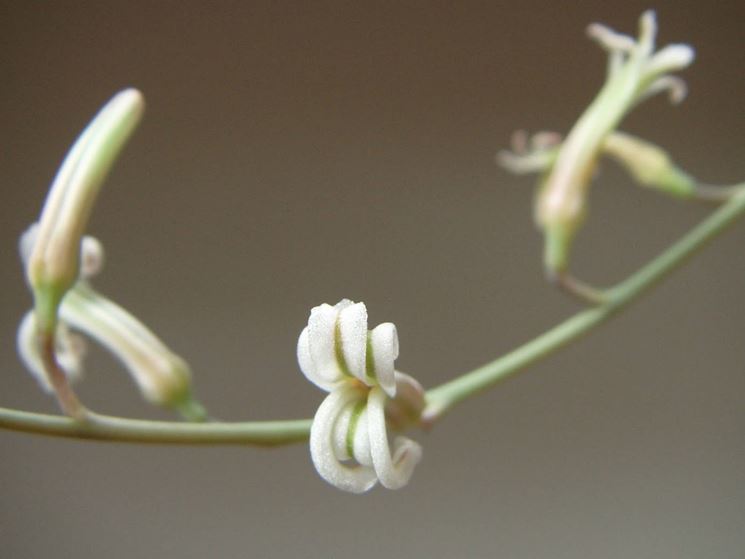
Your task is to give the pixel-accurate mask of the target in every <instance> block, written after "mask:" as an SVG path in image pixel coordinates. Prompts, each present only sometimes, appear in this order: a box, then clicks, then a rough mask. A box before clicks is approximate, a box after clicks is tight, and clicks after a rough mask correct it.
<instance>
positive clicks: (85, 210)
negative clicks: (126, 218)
mask: <svg viewBox="0 0 745 559" xmlns="http://www.w3.org/2000/svg"><path fill="white" fill-rule="evenodd" d="M144 106H145V102H144V100H143V97H142V94H141V93H140V92H139V91H137V90H136V89H126V90H124V91H121V92H120V93H118V94H117V95H115V96H114V97H113V98H112V99H111V100H110V101H109V102H108V103H107V104H106V105H105V106H104V107H103V108H102V109H101V110H100V111H99V113H98V114H97V115H96V117H95V118H94V119H93V120H92V121H91V123H90V124H89V125H88V126H87V127H86V129H85V130H83V132H82V133H81V134H80V136H79V137H78V139H77V141H76V142H75V144H74V145H73V146H72V148H71V149H70V151H69V153H68V154H67V157H65V160H64V162H63V163H62V166H61V167H60V169H59V171H58V172H57V176H56V177H55V179H54V182H53V183H52V186H51V188H50V189H49V195H48V196H47V199H46V201H45V203H44V208H43V210H42V213H41V217H40V218H39V227H38V231H37V233H36V242H35V243H34V245H33V247H32V249H33V250H32V251H31V252H30V254H29V255H28V258H27V263H26V275H27V278H28V282H29V286H30V287H31V290H32V291H33V294H34V302H35V307H36V315H37V317H36V319H37V326H38V327H39V328H40V329H41V330H42V331H45V332H48V331H50V330H53V329H54V326H55V323H56V320H57V307H58V306H59V304H60V301H61V300H62V297H64V294H65V293H66V292H67V290H68V289H70V288H71V287H72V286H73V285H74V284H75V282H76V281H77V279H78V272H79V262H78V257H79V252H80V243H81V240H82V237H83V232H84V231H85V227H86V225H87V223H88V219H89V217H90V214H91V210H92V208H93V204H94V202H95V200H96V198H97V196H98V192H99V190H100V189H101V185H102V184H103V181H104V179H105V178H106V175H107V174H108V172H109V170H110V169H111V167H112V166H113V164H114V162H115V160H116V158H117V156H118V155H119V153H120V152H121V151H122V149H123V148H124V145H125V144H126V142H127V140H128V139H129V137H130V136H131V135H132V132H133V131H134V129H135V128H136V126H137V124H138V123H139V121H140V119H141V117H142V113H143V110H144Z"/></svg>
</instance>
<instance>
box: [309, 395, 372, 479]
mask: <svg viewBox="0 0 745 559" xmlns="http://www.w3.org/2000/svg"><path fill="white" fill-rule="evenodd" d="M361 397H364V393H362V392H360V391H359V390H357V389H355V388H343V389H340V390H336V391H334V392H332V393H331V394H329V395H328V396H327V397H326V399H325V400H324V401H323V402H322V403H321V405H320V406H319V408H318V411H317V412H316V415H315V417H314V418H313V425H312V426H311V428H310V456H311V459H312V460H313V465H314V466H315V467H316V470H317V471H318V474H319V475H320V476H321V477H322V478H323V479H325V480H326V481H327V482H329V483H330V484H331V485H333V486H335V487H338V488H339V489H342V490H344V491H349V492H351V493H364V492H365V491H368V490H369V489H371V488H372V487H373V486H374V485H375V484H376V483H377V481H378V478H377V476H376V475H375V470H374V469H373V468H372V467H369V466H360V465H358V466H347V465H346V464H342V463H341V462H340V461H339V458H338V456H337V454H336V452H335V449H334V447H335V446H336V441H335V439H336V434H335V427H336V424H337V421H338V420H339V418H340V416H341V415H342V414H343V413H344V411H345V409H346V408H347V407H348V406H349V405H350V404H355V403H356V402H358V401H359V399H360V398H361Z"/></svg>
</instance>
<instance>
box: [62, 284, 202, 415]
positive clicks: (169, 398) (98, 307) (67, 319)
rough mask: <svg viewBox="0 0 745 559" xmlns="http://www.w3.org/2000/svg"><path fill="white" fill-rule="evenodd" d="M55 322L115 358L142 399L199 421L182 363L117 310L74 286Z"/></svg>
mask: <svg viewBox="0 0 745 559" xmlns="http://www.w3.org/2000/svg"><path fill="white" fill-rule="evenodd" d="M60 318H61V319H62V321H63V322H64V323H65V324H69V325H70V326H71V327H73V328H75V329H76V330H79V331H81V332H83V333H85V334H86V335H88V336H90V337H91V338H93V339H94V340H96V341H97V342H98V343H100V344H101V345H102V346H104V347H105V348H106V349H107V350H109V351H110V352H111V353H112V354H113V355H114V356H115V357H117V358H118V359H119V360H120V361H121V362H122V363H123V364H124V366H125V367H126V369H127V370H128V371H129V373H130V374H131V376H132V378H133V380H134V381H135V383H136V384H137V386H138V387H139V389H140V392H141V393H142V395H143V397H144V398H145V399H146V400H148V401H149V402H151V403H152V404H156V405H159V406H166V407H170V408H174V409H176V410H177V411H179V412H181V413H182V414H183V415H184V416H185V417H186V418H187V419H191V420H195V421H198V420H203V419H204V417H205V411H204V409H203V408H202V407H201V405H200V404H198V403H197V402H196V401H195V400H194V398H193V396H192V392H191V370H190V369H189V366H188V365H187V363H186V362H185V361H184V360H183V359H182V358H181V357H179V356H178V355H176V354H175V353H173V352H172V351H171V350H170V349H168V347H166V345H165V344H164V343H163V342H162V341H161V340H160V339H158V338H157V337H156V336H155V334H153V333H152V332H151V331H150V330H149V329H148V328H147V327H146V326H145V325H143V324H142V323H141V322H140V321H138V320H137V319H136V318H135V317H134V316H132V315H131V314H129V313H128V312H127V311H125V310H124V309H123V308H121V307H120V306H118V305H117V304H115V303H114V302H112V301H110V300H108V299H106V298H105V297H104V296H102V295H100V294H98V293H96V292H95V291H94V290H93V289H91V288H90V287H89V286H87V285H84V284H78V285H77V286H76V287H75V288H74V289H72V290H70V291H69V292H68V293H67V295H66V296H65V298H64V300H63V302H62V305H61V306H60Z"/></svg>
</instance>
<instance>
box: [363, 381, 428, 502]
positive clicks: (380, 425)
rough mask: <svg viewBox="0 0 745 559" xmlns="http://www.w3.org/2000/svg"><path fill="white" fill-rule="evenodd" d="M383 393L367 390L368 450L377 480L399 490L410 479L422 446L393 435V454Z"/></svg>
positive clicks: (379, 390) (385, 485)
mask: <svg viewBox="0 0 745 559" xmlns="http://www.w3.org/2000/svg"><path fill="white" fill-rule="evenodd" d="M385 401H386V395H385V393H384V392H383V391H382V389H380V388H373V389H372V390H370V395H369V396H368V398H367V420H368V432H369V434H370V453H371V454H372V460H373V464H374V466H375V473H376V474H377V476H378V479H379V480H380V483H381V484H382V485H383V486H384V487H387V488H388V489H400V488H401V487H403V486H404V485H406V484H407V483H408V482H409V479H410V478H411V474H412V473H413V472H414V467H415V466H416V465H417V463H418V462H419V460H421V458H422V447H421V446H420V445H419V444H418V443H416V442H414V441H412V440H410V439H407V438H405V437H396V439H395V441H394V443H393V447H394V448H393V456H391V450H390V448H389V446H388V434H387V429H386V423H385Z"/></svg>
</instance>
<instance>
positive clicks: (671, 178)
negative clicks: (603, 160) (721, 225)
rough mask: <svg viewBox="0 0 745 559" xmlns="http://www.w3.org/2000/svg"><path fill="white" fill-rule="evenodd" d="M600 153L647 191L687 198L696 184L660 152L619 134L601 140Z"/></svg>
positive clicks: (628, 136)
mask: <svg viewBox="0 0 745 559" xmlns="http://www.w3.org/2000/svg"><path fill="white" fill-rule="evenodd" d="M603 151H604V152H605V153H606V154H607V155H610V156H611V157H612V158H613V159H615V160H616V161H618V162H619V163H620V164H621V165H623V166H624V167H625V168H626V170H627V171H628V172H629V173H630V174H631V176H632V177H634V179H635V180H636V181H637V182H638V183H639V184H641V185H642V186H646V187H649V188H655V189H657V190H662V191H664V192H667V193H669V194H672V195H674V196H679V197H681V198H687V197H690V196H692V195H693V194H694V191H695V187H696V181H695V180H694V179H693V177H691V176H690V175H688V174H687V173H685V172H684V171H683V170H681V169H680V168H679V167H677V166H676V165H675V164H674V163H673V162H672V160H671V159H670V156H669V155H668V154H667V152H665V151H664V150H663V149H662V148H660V147H658V146H656V145H654V144H652V143H650V142H647V141H644V140H641V139H639V138H636V137H635V136H631V135H630V134H625V133H623V132H614V133H613V134H609V135H608V136H607V137H606V138H605V142H604V143H603Z"/></svg>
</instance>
